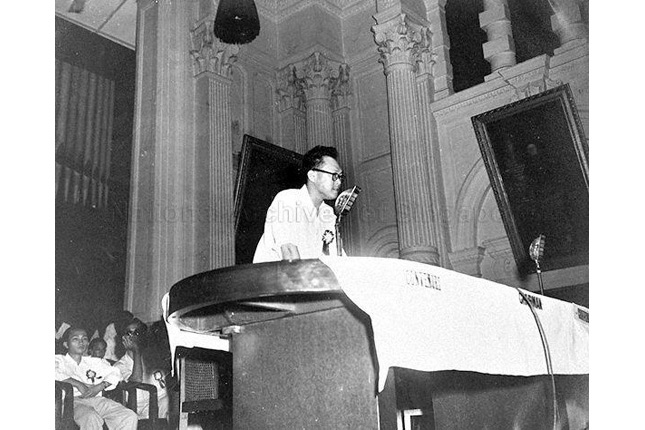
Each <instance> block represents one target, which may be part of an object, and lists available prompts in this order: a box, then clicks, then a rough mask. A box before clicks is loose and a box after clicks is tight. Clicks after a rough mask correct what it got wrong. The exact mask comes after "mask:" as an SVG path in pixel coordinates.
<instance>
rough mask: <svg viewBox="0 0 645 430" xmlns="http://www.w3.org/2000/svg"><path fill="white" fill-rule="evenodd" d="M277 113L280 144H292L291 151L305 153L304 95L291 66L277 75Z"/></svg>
mask: <svg viewBox="0 0 645 430" xmlns="http://www.w3.org/2000/svg"><path fill="white" fill-rule="evenodd" d="M277 81H278V90H277V93H278V101H279V103H278V112H279V113H280V119H281V123H282V127H281V130H282V140H281V141H282V142H284V143H285V144H286V143H287V142H293V146H292V147H289V148H288V149H292V150H294V151H295V152H297V153H299V154H304V153H305V152H306V151H307V117H306V112H305V107H304V103H305V95H304V92H303V91H302V86H301V85H299V82H298V81H297V77H296V67H295V65H293V64H290V65H288V66H287V67H284V68H283V69H281V70H279V71H278V73H277Z"/></svg>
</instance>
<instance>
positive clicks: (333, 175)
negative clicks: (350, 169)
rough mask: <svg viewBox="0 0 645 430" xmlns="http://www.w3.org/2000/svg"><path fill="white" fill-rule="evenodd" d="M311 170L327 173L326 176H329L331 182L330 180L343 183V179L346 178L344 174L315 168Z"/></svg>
mask: <svg viewBox="0 0 645 430" xmlns="http://www.w3.org/2000/svg"><path fill="white" fill-rule="evenodd" d="M311 170H315V171H316V172H322V173H327V174H328V175H331V180H332V181H337V180H339V179H340V181H341V182H342V181H344V180H345V178H346V176H345V174H344V173H334V172H328V171H326V170H321V169H316V168H314V169H311Z"/></svg>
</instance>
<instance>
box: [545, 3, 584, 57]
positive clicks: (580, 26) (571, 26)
mask: <svg viewBox="0 0 645 430" xmlns="http://www.w3.org/2000/svg"><path fill="white" fill-rule="evenodd" d="M554 12H555V14H554V15H552V16H551V28H552V29H553V31H554V32H555V34H557V35H558V38H559V39H560V48H559V49H560V50H567V49H570V48H573V47H575V46H578V45H580V44H583V43H588V42H589V28H588V26H587V24H585V23H584V21H583V19H582V15H581V13H580V5H579V4H578V3H577V2H576V1H575V0H560V1H559V2H556V10H554Z"/></svg>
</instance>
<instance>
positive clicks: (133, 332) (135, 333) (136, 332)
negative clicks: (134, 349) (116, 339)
mask: <svg viewBox="0 0 645 430" xmlns="http://www.w3.org/2000/svg"><path fill="white" fill-rule="evenodd" d="M125 334H126V335H130V336H139V335H140V334H141V332H140V331H139V329H137V328H135V329H130V330H128V331H126V332H125Z"/></svg>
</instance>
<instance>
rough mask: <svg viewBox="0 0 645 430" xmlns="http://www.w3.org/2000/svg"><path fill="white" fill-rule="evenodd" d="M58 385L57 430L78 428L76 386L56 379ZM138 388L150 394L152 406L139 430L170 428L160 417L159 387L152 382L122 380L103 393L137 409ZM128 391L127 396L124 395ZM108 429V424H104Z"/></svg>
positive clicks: (56, 398) (129, 407)
mask: <svg viewBox="0 0 645 430" xmlns="http://www.w3.org/2000/svg"><path fill="white" fill-rule="evenodd" d="M54 382H55V385H56V394H55V406H56V410H55V423H56V430H78V428H79V427H78V425H77V424H76V423H75V422H74V388H73V387H72V384H69V383H67V382H61V381H54ZM137 390H143V391H147V392H148V393H149V394H150V407H149V409H148V411H149V416H148V418H143V419H142V418H140V419H139V423H138V426H137V429H138V430H168V428H169V426H168V421H167V420H166V419H165V418H150V417H158V415H159V405H158V402H157V387H155V386H154V385H151V384H144V383H140V382H120V383H119V385H117V386H116V388H115V389H114V390H110V391H105V392H104V393H103V395H104V396H105V397H107V398H109V399H112V400H114V401H116V402H119V403H121V404H122V405H124V406H126V407H127V408H128V409H130V410H133V411H135V412H136V411H137ZM125 393H127V396H126V395H124V394H125ZM103 428H104V429H106V430H107V428H108V427H107V426H106V425H105V424H103Z"/></svg>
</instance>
